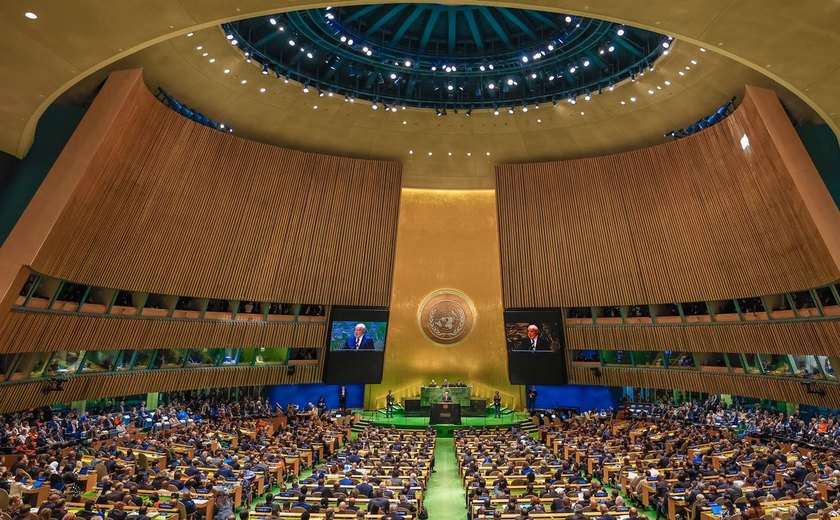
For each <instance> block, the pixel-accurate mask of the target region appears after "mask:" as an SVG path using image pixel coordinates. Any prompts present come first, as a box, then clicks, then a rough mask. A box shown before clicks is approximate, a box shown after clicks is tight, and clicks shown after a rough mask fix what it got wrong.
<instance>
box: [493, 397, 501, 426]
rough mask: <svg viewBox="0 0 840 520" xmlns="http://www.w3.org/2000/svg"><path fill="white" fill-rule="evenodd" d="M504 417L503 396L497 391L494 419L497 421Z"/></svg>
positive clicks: (494, 400)
mask: <svg viewBox="0 0 840 520" xmlns="http://www.w3.org/2000/svg"><path fill="white" fill-rule="evenodd" d="M501 416H502V396H501V395H499V391H498V390H496V393H495V394H494V395H493V417H496V418H497V419H498V418H499V417H501Z"/></svg>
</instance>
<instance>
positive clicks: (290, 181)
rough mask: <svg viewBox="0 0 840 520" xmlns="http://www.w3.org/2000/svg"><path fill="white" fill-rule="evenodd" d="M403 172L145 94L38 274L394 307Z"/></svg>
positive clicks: (90, 168) (154, 289)
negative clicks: (244, 128) (223, 124)
mask: <svg viewBox="0 0 840 520" xmlns="http://www.w3.org/2000/svg"><path fill="white" fill-rule="evenodd" d="M121 74H126V73H121ZM107 88H108V87H107V86H106V89H107ZM303 130H304V129H301V131H303ZM400 172H401V166H400V165H399V164H398V163H393V162H382V161H369V160H359V159H347V158H341V157H333V156H327V155H320V154H312V153H305V152H298V151H294V150H287V149H282V148H277V147H274V146H268V145H264V144H260V143H256V142H252V141H247V140H244V139H240V138H237V137H235V136H231V135H228V134H225V133H222V132H218V131H214V130H211V129H209V128H207V127H204V126H201V125H199V124H196V123H194V122H192V121H190V120H188V119H186V118H184V117H182V116H180V115H178V114H176V113H175V112H173V111H171V110H169V109H168V108H166V107H165V106H163V105H162V104H161V103H160V102H158V101H157V100H155V99H154V97H153V96H152V95H151V94H150V93H149V92H148V91H147V90H146V89H142V88H141V89H135V90H134V91H133V92H132V94H131V95H130V96H129V97H128V98H127V99H126V101H125V103H124V104H123V106H122V107H121V110H120V111H119V113H118V114H116V116H115V123H114V126H113V127H112V128H111V129H110V131H109V132H108V133H107V135H105V136H104V138H103V140H102V142H101V143H99V145H98V150H97V153H96V154H95V155H94V156H93V157H92V159H91V160H90V162H89V164H88V165H87V166H86V168H85V170H84V172H83V173H82V178H81V181H80V183H79V185H78V188H77V189H76V190H75V191H74V192H73V194H72V196H71V197H70V198H69V200H68V201H67V204H66V207H65V209H64V211H63V212H62V213H61V214H60V215H59V217H58V218H57V220H56V222H55V224H54V225H53V227H52V229H51V230H50V232H49V235H48V237H47V238H46V240H45V241H44V243H43V245H42V246H41V248H40V249H39V251H38V252H37V255H36V256H35V258H34V259H33V260H32V263H31V265H32V267H33V268H34V269H36V270H38V271H40V272H43V273H46V274H49V275H51V276H55V277H58V278H62V279H66V280H73V281H75V282H79V283H82V284H90V285H100V286H105V287H119V288H123V289H126V290H131V291H141V292H151V293H165V294H182V295H189V296H194V297H212V298H225V299H236V300H239V299H248V300H259V301H283V302H299V303H303V302H306V303H317V304H341V305H375V306H385V305H387V302H388V297H389V294H390V284H391V271H392V267H393V266H392V262H393V250H394V240H395V236H396V222H397V212H398V208H399V188H400Z"/></svg>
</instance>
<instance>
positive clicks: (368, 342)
mask: <svg viewBox="0 0 840 520" xmlns="http://www.w3.org/2000/svg"><path fill="white" fill-rule="evenodd" d="M373 348H374V347H373V338H371V337H370V336H368V334H367V327H365V324H364V323H359V324H357V325H356V328H355V329H354V330H353V336H352V337H348V338H347V340H346V341H345V342H344V350H373Z"/></svg>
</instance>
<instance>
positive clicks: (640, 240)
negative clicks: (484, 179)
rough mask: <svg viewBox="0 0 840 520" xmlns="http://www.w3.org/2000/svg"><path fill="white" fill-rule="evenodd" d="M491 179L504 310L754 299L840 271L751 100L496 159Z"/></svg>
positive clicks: (798, 287) (822, 281) (820, 280)
mask: <svg viewBox="0 0 840 520" xmlns="http://www.w3.org/2000/svg"><path fill="white" fill-rule="evenodd" d="M743 134H747V135H748V136H749V139H750V143H751V145H750V147H749V148H748V149H747V150H742V149H741V146H740V144H739V141H740V139H741V136H742V135H743ZM496 183H497V193H498V211H499V226H500V241H501V254H502V276H503V290H504V298H505V306H506V307H508V308H511V307H557V306H590V305H594V306H598V305H619V304H627V305H632V304H640V303H669V302H674V301H696V300H699V301H705V300H716V299H725V298H733V297H751V296H755V295H763V294H774V293H782V292H788V291H792V290H801V289H804V288H808V287H815V286H819V285H822V284H825V283H828V282H831V281H833V280H835V279H837V278H838V276H840V273H838V268H837V266H836V265H835V263H834V262H833V260H832V257H831V255H830V254H829V253H828V250H827V248H826V246H825V243H824V242H823V240H822V237H821V235H820V233H819V232H818V230H817V228H816V227H815V225H814V221H813V220H812V218H811V216H810V214H809V211H808V208H807V207H806V206H805V204H804V202H803V200H802V198H801V197H800V196H799V193H798V191H797V190H796V186H795V185H794V182H793V180H792V178H791V176H790V173H789V171H788V170H787V168H786V166H785V163H784V162H783V161H782V160H781V158H780V156H779V153H778V150H777V149H776V147H775V144H774V142H773V140H772V139H771V138H770V134H769V133H768V130H767V127H766V126H765V125H764V123H763V120H762V119H761V117H759V114H758V113H757V111H756V108H755V105H754V103H753V102H752V100H751V99H750V98H749V97H748V98H747V99H745V101H744V103H743V104H742V105H741V106H740V107H739V108H738V109H737V110H736V111H735V113H734V114H732V115H731V116H729V117H728V118H726V119H725V120H724V121H723V122H721V123H720V124H718V125H716V126H714V127H711V128H709V129H707V130H704V131H703V132H700V133H699V134H696V135H694V136H692V137H689V138H686V139H682V140H679V141H675V142H669V143H666V144H663V145H660V146H655V147H651V148H647V149H643V150H637V151H632V152H627V153H622V154H617V155H610V156H605V157H595V158H588V159H580V160H570V161H561V162H550V163H535V164H513V165H501V166H499V167H497V173H496ZM836 225H837V226H840V222H837V223H836Z"/></svg>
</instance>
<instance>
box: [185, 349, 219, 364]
mask: <svg viewBox="0 0 840 520" xmlns="http://www.w3.org/2000/svg"><path fill="white" fill-rule="evenodd" d="M224 350H225V349H223V348H205V349H201V350H190V354H189V356H188V357H187V368H190V367H213V366H216V364H217V363H218V362H219V357H221V356H222V353H223V352H224Z"/></svg>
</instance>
